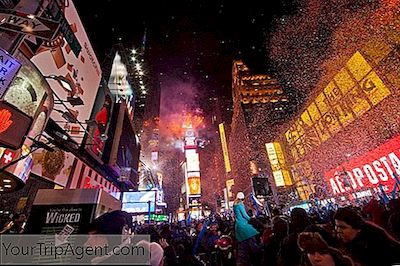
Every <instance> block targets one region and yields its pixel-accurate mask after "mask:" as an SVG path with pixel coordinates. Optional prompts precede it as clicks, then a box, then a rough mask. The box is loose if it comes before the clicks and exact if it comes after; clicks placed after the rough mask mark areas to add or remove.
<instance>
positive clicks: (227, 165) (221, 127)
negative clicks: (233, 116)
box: [219, 123, 232, 173]
mask: <svg viewBox="0 0 400 266" xmlns="http://www.w3.org/2000/svg"><path fill="white" fill-rule="evenodd" d="M219 135H220V138H221V145H222V152H223V155H224V162H225V170H226V172H227V173H229V172H231V170H232V169H231V162H230V160H229V151H228V145H227V142H226V135H225V128H224V124H223V123H221V124H219Z"/></svg>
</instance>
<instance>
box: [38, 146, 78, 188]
mask: <svg viewBox="0 0 400 266" xmlns="http://www.w3.org/2000/svg"><path fill="white" fill-rule="evenodd" d="M44 141H45V140H44ZM32 157H33V168H32V173H34V174H36V175H38V176H41V177H43V178H45V179H48V180H50V181H52V182H54V183H55V184H57V185H59V186H62V187H66V185H67V182H68V179H69V178H70V176H71V171H72V170H73V169H72V165H73V162H74V159H75V156H74V155H73V154H72V153H69V152H65V151H63V150H61V149H58V148H57V149H54V151H53V152H51V151H48V150H45V149H40V150H38V151H36V152H34V153H33V155H32Z"/></svg>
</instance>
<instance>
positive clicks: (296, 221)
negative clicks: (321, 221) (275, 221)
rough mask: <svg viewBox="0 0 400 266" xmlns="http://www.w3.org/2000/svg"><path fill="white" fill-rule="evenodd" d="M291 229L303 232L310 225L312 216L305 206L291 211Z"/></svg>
mask: <svg viewBox="0 0 400 266" xmlns="http://www.w3.org/2000/svg"><path fill="white" fill-rule="evenodd" d="M290 221H291V224H290V226H291V229H290V230H291V231H294V232H302V231H303V230H304V229H305V228H306V227H307V226H308V225H310V218H309V217H308V214H307V212H306V210H304V209H303V208H298V207H296V208H293V210H292V211H291V212H290Z"/></svg>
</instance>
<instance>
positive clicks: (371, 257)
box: [334, 207, 400, 266]
mask: <svg viewBox="0 0 400 266" xmlns="http://www.w3.org/2000/svg"><path fill="white" fill-rule="evenodd" d="M334 219H335V225H336V232H337V235H338V237H339V239H340V240H341V241H342V242H343V243H344V245H345V249H346V253H347V254H348V255H350V257H351V258H352V259H353V260H354V262H355V263H360V264H361V265H365V266H369V265H380V266H386V265H393V264H396V263H400V242H398V241H397V240H395V239H394V238H393V237H392V236H390V235H389V234H388V233H387V232H386V231H385V229H383V228H382V227H380V226H378V225H376V224H374V223H371V222H368V221H365V220H364V219H363V218H362V217H361V215H360V214H359V213H358V212H357V211H356V210H354V209H353V208H351V207H344V208H339V209H338V210H337V211H336V214H335V216H334Z"/></svg>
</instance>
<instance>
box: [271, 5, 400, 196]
mask: <svg viewBox="0 0 400 266" xmlns="http://www.w3.org/2000/svg"><path fill="white" fill-rule="evenodd" d="M395 8H396V7H393V6H391V5H390V4H383V5H382V6H381V7H380V8H378V9H377V10H369V11H368V12H370V14H369V15H368V19H367V18H362V19H360V21H359V23H357V25H354V23H350V22H346V21H345V22H343V25H341V26H340V27H339V28H338V29H337V32H336V33H335V36H336V38H335V39H333V41H332V43H334V44H335V45H334V46H333V47H332V56H331V57H330V58H329V59H328V60H326V62H323V63H324V65H325V71H324V72H323V73H324V75H323V76H321V77H320V80H319V81H318V83H317V84H312V85H311V84H310V87H312V88H313V91H312V93H311V95H310V97H309V100H308V101H307V102H306V103H305V104H304V106H303V108H302V110H301V111H300V112H299V113H298V114H297V115H296V116H295V117H294V118H293V119H292V120H291V121H290V122H289V123H288V124H285V125H284V126H282V130H281V132H280V134H279V137H278V138H276V142H278V143H280V144H281V145H282V147H283V148H284V154H285V158H286V159H287V164H288V167H289V168H290V172H291V174H292V177H293V181H294V184H295V186H296V188H297V192H298V194H299V196H300V198H301V199H310V198H314V197H317V198H319V199H320V200H322V201H323V202H327V201H328V200H332V201H338V202H342V201H343V202H345V203H346V202H348V201H349V200H350V201H354V200H367V199H370V198H372V197H375V198H378V197H383V193H384V192H385V193H386V194H387V195H388V196H389V197H392V196H396V193H397V192H398V187H399V185H400V183H399V181H398V178H397V176H398V175H399V174H400V172H399V169H400V168H399V163H400V161H399V158H400V157H399V156H400V154H399V148H400V144H399V143H400V142H399V134H400V122H399V121H400V117H399V111H400V110H399V107H398V101H399V88H400V80H399V74H400V72H399V71H400V63H399V62H400V53H399V44H400V38H399V35H398V33H395V32H394V31H393V30H392V28H396V27H399V25H400V24H399V23H400V21H399V19H398V17H393V16H396V15H394V14H395V13H396V12H393V11H394V9H395ZM360 32H362V34H360ZM339 36H340V37H339ZM347 37H349V38H347ZM350 37H351V38H350ZM345 40H351V41H348V42H347V41H345ZM383 191H384V192H383Z"/></svg>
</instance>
